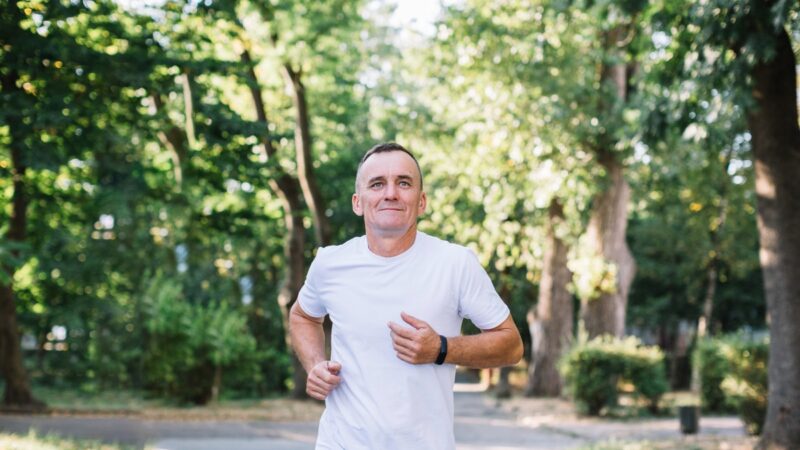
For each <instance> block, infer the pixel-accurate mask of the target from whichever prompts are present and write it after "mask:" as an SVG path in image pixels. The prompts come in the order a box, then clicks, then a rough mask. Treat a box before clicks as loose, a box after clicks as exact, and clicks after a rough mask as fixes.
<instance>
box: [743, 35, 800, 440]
mask: <svg viewBox="0 0 800 450" xmlns="http://www.w3.org/2000/svg"><path fill="white" fill-rule="evenodd" d="M796 65H797V62H796V60H795V56H794V52H793V51H792V45H791V41H790V38H789V35H788V34H787V33H786V31H785V30H783V29H781V30H780V32H779V33H777V34H776V36H775V55H774V57H773V58H772V59H771V60H769V61H765V62H761V63H759V64H757V65H756V66H755V67H754V68H753V70H752V76H753V83H754V86H753V98H754V100H755V102H756V104H755V108H754V109H753V110H752V111H750V112H749V115H748V125H749V127H750V132H751V134H752V137H753V140H752V142H753V155H754V158H755V172H756V195H757V198H758V233H759V238H760V251H759V257H760V260H761V270H762V273H763V276H764V290H765V295H766V300H767V320H768V323H769V333H770V351H769V354H770V358H769V364H768V383H769V394H768V399H767V416H766V421H765V424H764V431H763V435H762V437H761V440H760V441H759V445H758V446H759V448H762V449H797V448H800V384H798V382H797V380H800V327H798V326H797V324H798V323H800V208H798V199H800V176H798V174H800V128H798V122H797V121H798V115H797V84H796V80H797V73H796Z"/></svg>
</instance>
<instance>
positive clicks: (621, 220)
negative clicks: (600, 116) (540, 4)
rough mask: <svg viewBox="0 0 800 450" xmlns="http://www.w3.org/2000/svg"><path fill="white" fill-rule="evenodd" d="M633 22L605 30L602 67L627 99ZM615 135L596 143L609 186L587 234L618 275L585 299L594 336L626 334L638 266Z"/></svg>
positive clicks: (603, 105) (605, 108)
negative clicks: (606, 289) (609, 287)
mask: <svg viewBox="0 0 800 450" xmlns="http://www.w3.org/2000/svg"><path fill="white" fill-rule="evenodd" d="M629 28H630V27H628V26H625V25H618V26H616V27H614V28H612V29H611V30H609V31H607V32H604V33H603V35H602V36H601V38H602V41H603V47H604V48H605V51H606V53H607V56H606V59H605V60H604V61H603V63H602V64H601V67H600V84H601V85H602V86H604V87H605V86H610V87H611V89H612V91H613V93H614V95H615V96H616V98H617V101H622V102H624V101H626V100H627V98H628V90H629V81H630V76H631V73H632V72H633V67H634V66H628V65H626V64H625V62H624V61H625V58H624V55H622V53H623V49H624V48H625V46H626V45H627V44H628V43H629V42H630V38H631V32H632V31H631V30H630V29H629ZM607 61H608V62H607ZM609 62H610V63H609ZM610 109H611V108H610V105H608V104H607V101H606V99H605V98H604V97H601V100H600V107H599V110H600V111H601V113H605V112H607V113H611V112H610ZM610 139H613V138H611V137H610V136H601V138H600V140H601V143H600V144H599V145H598V147H597V148H595V154H596V155H597V162H598V163H599V164H600V165H601V166H602V167H603V168H604V169H605V171H606V180H605V181H606V185H605V190H603V191H602V192H600V193H598V194H597V195H596V196H595V198H594V202H593V204H592V213H591V217H590V219H589V226H588V228H587V231H586V234H587V238H588V245H589V246H590V247H591V249H592V253H593V254H595V255H597V256H600V257H601V258H603V260H604V261H605V262H607V263H611V264H613V265H614V266H615V267H616V270H617V277H616V280H615V290H614V292H613V293H602V294H600V297H599V298H595V299H591V300H590V299H581V320H582V321H583V324H584V326H585V328H586V332H587V333H588V335H589V337H590V338H593V337H596V336H600V335H603V334H610V335H613V336H618V337H621V336H623V335H624V334H625V312H626V309H627V306H628V290H629V289H630V285H631V283H632V282H633V275H634V273H635V271H636V262H635V261H634V259H633V255H632V254H631V252H630V249H629V248H628V244H627V242H626V241H625V232H626V230H627V227H628V201H629V200H630V196H631V188H630V186H629V185H628V182H627V181H625V177H624V174H623V165H622V163H621V162H620V161H619V160H618V158H617V157H616V155H615V154H614V152H613V150H611V149H612V147H613V145H614V143H613V142H612V141H610Z"/></svg>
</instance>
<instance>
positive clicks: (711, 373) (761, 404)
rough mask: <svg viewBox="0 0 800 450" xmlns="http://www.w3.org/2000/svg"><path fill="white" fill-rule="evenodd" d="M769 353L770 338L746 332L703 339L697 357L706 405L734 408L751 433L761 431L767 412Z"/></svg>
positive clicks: (703, 400) (698, 346) (717, 407)
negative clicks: (757, 336)
mask: <svg viewBox="0 0 800 450" xmlns="http://www.w3.org/2000/svg"><path fill="white" fill-rule="evenodd" d="M768 356H769V341H768V339H766V338H756V337H753V336H749V335H746V334H743V333H737V334H729V335H725V336H722V337H718V338H713V339H711V338H710V339H705V340H703V341H701V342H699V343H698V345H697V348H696V350H695V353H694V355H693V359H694V364H698V365H699V367H700V377H701V379H700V383H701V402H702V405H703V408H705V409H707V410H710V411H723V410H728V409H730V408H732V409H734V410H735V411H737V412H738V413H739V415H740V416H741V417H742V420H743V421H744V422H745V425H746V426H747V430H748V432H750V433H751V434H760V433H761V429H762V427H763V425H764V419H765V415H766V411H767V359H768Z"/></svg>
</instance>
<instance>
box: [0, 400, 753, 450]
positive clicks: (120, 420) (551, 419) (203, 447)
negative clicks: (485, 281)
mask: <svg viewBox="0 0 800 450" xmlns="http://www.w3.org/2000/svg"><path fill="white" fill-rule="evenodd" d="M455 399H456V421H455V433H456V442H457V448H458V449H459V450H477V449H487V450H522V449H527V450H539V449H542V450H544V449H555V450H558V449H576V448H579V447H581V446H585V445H588V444H591V443H596V442H606V441H608V440H611V439H615V440H649V441H670V442H674V443H675V444H676V446H675V447H674V448H680V447H683V446H684V445H683V444H686V446H688V445H689V444H692V445H697V444H698V443H702V442H704V440H705V441H708V440H714V441H715V442H716V441H718V440H725V441H726V442H733V445H731V444H727V445H728V447H727V448H731V449H735V448H739V447H737V445H736V443H737V442H738V443H742V444H743V446H742V447H741V448H746V447H747V441H746V439H745V438H744V429H743V427H742V424H741V422H740V421H739V420H738V419H737V418H735V417H717V418H714V417H710V418H705V417H704V418H702V419H701V422H700V433H699V435H698V436H689V437H684V436H682V435H681V433H680V432H679V430H678V421H677V419H675V418H665V419H652V420H629V421H608V420H598V419H586V418H580V417H577V416H575V415H574V413H572V412H571V407H570V406H569V404H568V403H566V402H563V401H559V400H531V399H512V400H510V401H504V402H498V401H496V400H494V399H493V398H491V397H489V396H486V395H485V394H483V393H480V392H457V393H456V397H455ZM316 426H317V424H316V422H267V421H219V420H198V421H175V420H147V419H142V418H137V417H85V416H77V417H76V416H23V415H0V431H5V432H11V433H18V434H26V433H27V432H28V430H30V429H36V430H37V432H40V433H50V432H52V433H57V434H60V435H62V436H69V437H75V438H83V439H100V440H104V441H109V442H119V443H125V444H132V445H135V446H141V447H144V446H145V445H149V446H150V448H153V449H159V450H256V449H258V450H262V449H275V450H301V449H313V447H314V445H313V443H314V437H315V435H316Z"/></svg>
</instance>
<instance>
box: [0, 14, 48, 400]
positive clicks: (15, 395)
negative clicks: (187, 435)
mask: <svg viewBox="0 0 800 450" xmlns="http://www.w3.org/2000/svg"><path fill="white" fill-rule="evenodd" d="M12 9H16V8H12ZM18 78H19V76H18V74H17V72H16V71H15V70H10V71H9V72H8V73H7V74H6V75H4V76H3V77H2V86H3V92H7V93H13V92H15V91H17V86H16V84H17V80H18ZM20 114H21V113H20V112H19V111H18V110H14V109H11V110H10V111H7V116H6V123H7V124H8V127H9V132H10V135H11V142H10V143H9V148H10V150H11V168H12V174H13V177H14V179H13V186H14V192H13V194H12V199H11V202H12V205H11V217H10V220H9V224H8V231H7V232H6V240H7V241H8V242H10V243H23V242H25V239H26V227H27V210H28V198H27V196H26V193H25V172H26V170H27V167H26V165H25V163H24V161H23V159H22V152H23V150H22V141H23V139H24V136H23V133H22V130H21V127H22V117H21V116H20ZM11 254H12V255H13V256H14V257H19V250H17V249H12V250H11ZM0 270H3V271H5V272H6V273H7V274H8V276H9V281H8V283H7V284H2V285H0V375H2V376H3V379H4V380H5V392H4V394H3V405H5V406H11V407H15V408H25V409H29V408H30V409H38V408H42V407H44V403H42V402H41V401H39V400H37V399H36V398H34V396H33V394H32V393H31V388H30V382H29V381H28V373H27V371H26V370H25V366H24V364H23V361H22V348H21V347H20V330H19V326H18V324H17V309H16V301H15V296H14V271H15V270H14V268H13V267H9V266H5V267H0Z"/></svg>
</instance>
